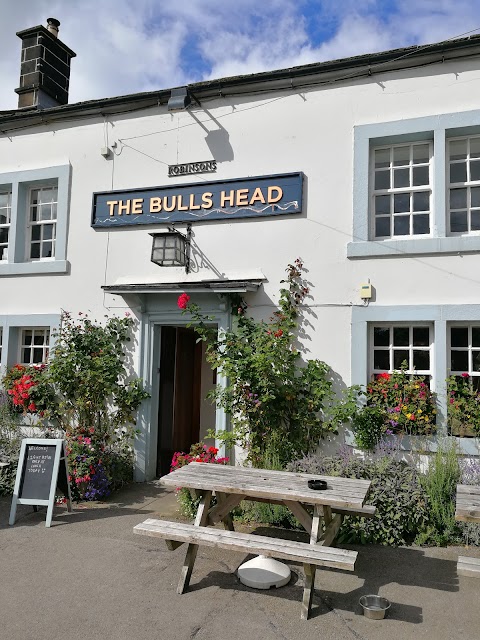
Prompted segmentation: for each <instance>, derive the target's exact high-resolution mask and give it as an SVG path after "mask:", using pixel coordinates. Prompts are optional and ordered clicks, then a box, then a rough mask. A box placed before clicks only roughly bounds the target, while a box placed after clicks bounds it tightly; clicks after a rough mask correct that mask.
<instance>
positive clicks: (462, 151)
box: [449, 140, 467, 160]
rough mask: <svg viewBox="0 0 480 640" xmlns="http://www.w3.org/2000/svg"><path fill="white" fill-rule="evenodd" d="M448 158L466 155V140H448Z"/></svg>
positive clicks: (464, 156) (456, 158)
mask: <svg viewBox="0 0 480 640" xmlns="http://www.w3.org/2000/svg"><path fill="white" fill-rule="evenodd" d="M449 146H450V159H451V160H461V159H462V158H466V157H467V141H466V140H454V141H452V142H450V145H449Z"/></svg>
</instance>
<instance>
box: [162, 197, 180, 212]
mask: <svg viewBox="0 0 480 640" xmlns="http://www.w3.org/2000/svg"><path fill="white" fill-rule="evenodd" d="M176 208H177V196H172V204H170V205H169V204H168V196H165V198H164V199H163V210H164V211H175V209H176Z"/></svg>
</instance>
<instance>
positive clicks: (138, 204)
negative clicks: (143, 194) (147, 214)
mask: <svg viewBox="0 0 480 640" xmlns="http://www.w3.org/2000/svg"><path fill="white" fill-rule="evenodd" d="M142 205H143V198H135V199H134V200H132V213H143V208H142Z"/></svg>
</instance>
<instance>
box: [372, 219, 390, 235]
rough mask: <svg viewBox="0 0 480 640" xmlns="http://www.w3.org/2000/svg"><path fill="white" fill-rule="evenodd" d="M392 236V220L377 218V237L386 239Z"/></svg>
mask: <svg viewBox="0 0 480 640" xmlns="http://www.w3.org/2000/svg"><path fill="white" fill-rule="evenodd" d="M386 236H390V218H377V219H376V220H375V237H376V238H384V237H386Z"/></svg>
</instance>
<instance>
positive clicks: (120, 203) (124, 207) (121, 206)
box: [118, 200, 132, 216]
mask: <svg viewBox="0 0 480 640" xmlns="http://www.w3.org/2000/svg"><path fill="white" fill-rule="evenodd" d="M131 205H132V201H131V200H127V201H126V202H125V204H123V200H119V201H118V215H119V216H121V215H122V213H123V212H124V211H125V215H127V216H128V215H130V207H131Z"/></svg>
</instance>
